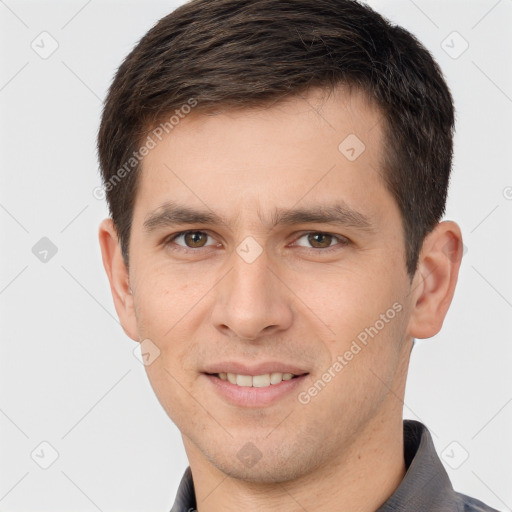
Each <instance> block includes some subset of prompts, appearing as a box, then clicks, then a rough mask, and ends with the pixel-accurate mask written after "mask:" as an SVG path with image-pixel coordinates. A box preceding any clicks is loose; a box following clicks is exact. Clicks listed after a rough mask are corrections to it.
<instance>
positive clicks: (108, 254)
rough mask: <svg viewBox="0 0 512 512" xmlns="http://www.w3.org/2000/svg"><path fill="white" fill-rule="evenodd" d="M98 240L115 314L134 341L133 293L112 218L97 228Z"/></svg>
mask: <svg viewBox="0 0 512 512" xmlns="http://www.w3.org/2000/svg"><path fill="white" fill-rule="evenodd" d="M98 236H99V241H100V247H101V256H102V259H103V266H104V267H105V272H106V273H107V276H108V280H109V282H110V290H111V292H112V298H113V299H114V306H115V308H116V311H117V316H118V317H119V320H120V322H121V326H122V327H123V330H124V332H125V333H126V335H127V336H129V337H130V338H131V339H132V340H134V341H140V340H139V336H138V334H137V333H138V330H137V319H136V316H135V307H134V302H133V295H132V292H131V290H130V278H129V274H128V269H127V268H126V265H125V262H124V259H123V256H122V252H121V245H120V243H119V240H118V237H117V230H116V228H115V225H114V222H113V220H112V219H105V220H103V221H102V222H101V224H100V228H99V233H98Z"/></svg>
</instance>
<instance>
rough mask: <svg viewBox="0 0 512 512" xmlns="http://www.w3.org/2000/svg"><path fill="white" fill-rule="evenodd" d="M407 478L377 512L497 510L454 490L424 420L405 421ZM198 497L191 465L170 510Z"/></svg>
mask: <svg viewBox="0 0 512 512" xmlns="http://www.w3.org/2000/svg"><path fill="white" fill-rule="evenodd" d="M404 457H405V466H406V468H407V472H406V474H405V477H404V479H403V480H402V482H401V483H400V485H399V486H398V488H397V489H396V490H395V492H394V493H393V494H392V495H391V496H390V497H389V498H388V500H387V501H386V502H385V503H384V504H383V505H382V506H381V507H380V508H379V509H378V510H377V511H376V512H391V511H393V512H452V511H453V512H498V511H497V510H496V509H493V508H491V507H488V506H487V505H485V504H484V503H482V502H481V501H478V500H476V499H474V498H470V497H469V496H465V495H463V494H460V493H458V492H455V491H454V490H453V487H452V485H451V483H450V479H449V478H448V474H447V473H446V471H445V469H444V467H443V465H442V463H441V461H440V459H439V457H438V455H437V453H436V451H435V448H434V443H433V442H432V437H431V435H430V433H429V431H428V430H427V428H426V427H425V425H423V424H422V423H420V422H419V421H413V420H404ZM195 510H196V497H195V494H194V483H193V481H192V473H191V471H190V466H188V467H187V469H186V470H185V474H184V475H183V478H182V479H181V483H180V485H179V488H178V492H177V493H176V499H175V501H174V505H173V507H172V509H171V512H193V511H195Z"/></svg>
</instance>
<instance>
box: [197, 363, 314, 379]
mask: <svg viewBox="0 0 512 512" xmlns="http://www.w3.org/2000/svg"><path fill="white" fill-rule="evenodd" d="M203 372H204V373H221V372H225V373H236V374H237V375H250V376H251V377H254V376H255V375H265V374H266V373H274V372H280V373H293V374H294V375H302V374H304V373H308V372H307V371H306V370H304V369H303V368H300V367H299V366H295V365H291V364H287V363H283V362H279V361H263V362H261V363H258V364H252V365H248V364H245V363H241V362H237V361H224V362H220V363H212V364H210V365H208V366H206V367H205V368H204V369H203ZM294 380H295V379H294Z"/></svg>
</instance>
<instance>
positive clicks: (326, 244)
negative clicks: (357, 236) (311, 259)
mask: <svg viewBox="0 0 512 512" xmlns="http://www.w3.org/2000/svg"><path fill="white" fill-rule="evenodd" d="M302 238H306V240H307V243H308V244H311V246H312V247H307V246H304V245H301V244H298V245H299V246H301V247H306V248H307V249H311V250H314V251H316V250H317V249H322V250H323V251H322V252H326V251H329V250H336V249H338V248H339V247H337V246H341V247H343V246H345V245H348V244H349V240H348V238H345V237H344V236H340V235H333V234H331V233H324V232H321V231H311V232H309V233H305V234H303V235H302V236H300V237H299V238H298V239H297V240H300V239H302ZM332 242H338V243H337V244H336V243H335V244H334V245H332ZM295 243H297V242H295Z"/></svg>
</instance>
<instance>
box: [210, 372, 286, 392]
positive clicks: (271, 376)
mask: <svg viewBox="0 0 512 512" xmlns="http://www.w3.org/2000/svg"><path fill="white" fill-rule="evenodd" d="M217 376H218V377H219V378H220V379H222V380H227V381H229V382H231V384H236V385H237V386H242V387H254V388H265V387H268V386H270V385H271V384H279V383H280V382H281V381H283V380H290V379H292V378H293V377H296V375H294V374H293V373H280V372H273V373H266V374H264V375H255V376H254V377H253V376H251V375H238V374H236V373H225V372H221V373H218V374H217Z"/></svg>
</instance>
